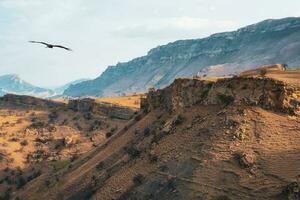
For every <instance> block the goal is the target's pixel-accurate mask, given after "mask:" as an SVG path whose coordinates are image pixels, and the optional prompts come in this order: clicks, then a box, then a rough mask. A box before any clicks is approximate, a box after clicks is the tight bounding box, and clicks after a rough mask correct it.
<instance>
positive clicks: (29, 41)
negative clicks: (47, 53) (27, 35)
mask: <svg viewBox="0 0 300 200" xmlns="http://www.w3.org/2000/svg"><path fill="white" fill-rule="evenodd" d="M29 42H30V43H38V44H44V45H46V46H48V45H49V44H48V43H46V42H38V41H29Z"/></svg>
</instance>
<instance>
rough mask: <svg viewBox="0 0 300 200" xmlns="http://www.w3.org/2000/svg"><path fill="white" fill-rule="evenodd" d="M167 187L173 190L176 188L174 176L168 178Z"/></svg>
mask: <svg viewBox="0 0 300 200" xmlns="http://www.w3.org/2000/svg"><path fill="white" fill-rule="evenodd" d="M167 187H168V189H170V190H175V189H176V178H175V177H172V178H170V179H168V181H167Z"/></svg>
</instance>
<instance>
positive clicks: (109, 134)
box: [105, 131, 113, 138]
mask: <svg viewBox="0 0 300 200" xmlns="http://www.w3.org/2000/svg"><path fill="white" fill-rule="evenodd" d="M112 135H113V133H112V132H110V131H109V132H107V133H106V134H105V136H106V138H110V137H111V136H112Z"/></svg>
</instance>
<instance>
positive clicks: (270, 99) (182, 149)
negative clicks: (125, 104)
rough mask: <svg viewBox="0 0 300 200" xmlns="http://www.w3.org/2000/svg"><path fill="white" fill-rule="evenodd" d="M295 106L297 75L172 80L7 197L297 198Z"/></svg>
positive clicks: (299, 102)
mask: <svg viewBox="0 0 300 200" xmlns="http://www.w3.org/2000/svg"><path fill="white" fill-rule="evenodd" d="M286 73H288V72H286ZM268 75H271V74H268ZM294 76H297V77H296V78H299V76H300V73H298V74H297V73H295V74H294ZM286 79H287V78H286ZM298 80H299V79H298ZM84 104H85V103H84ZM299 106H300V89H299V82H298V84H297V85H290V84H288V83H287V82H283V81H278V80H274V79H270V78H253V77H252V78H247V77H235V78H230V79H219V80H216V81H208V79H207V80H200V79H187V78H185V79H176V80H175V82H174V83H173V84H171V85H170V86H169V87H167V88H165V89H161V90H151V91H150V92H149V94H148V95H147V98H145V99H143V100H142V109H144V112H140V113H139V115H137V116H135V117H134V119H133V120H130V121H129V122H128V124H126V126H124V128H123V129H121V130H120V131H118V132H116V133H115V134H114V135H113V136H112V137H110V138H109V139H107V140H106V141H105V143H103V145H99V146H97V147H95V148H94V149H93V151H91V152H89V153H87V154H86V155H84V156H83V157H81V158H80V159H78V160H77V161H75V162H73V163H72V164H70V165H69V166H68V167H65V168H64V169H62V170H60V171H57V172H50V173H48V174H45V175H43V176H40V177H38V178H37V179H36V180H35V181H32V182H30V183H28V185H26V186H25V187H24V188H23V189H21V190H19V191H18V192H17V193H14V197H17V196H18V197H20V198H21V199H53V200H54V199H68V200H70V199H103V200H111V199H119V200H122V199H174V200H182V199H208V200H215V199H234V200H235V199H239V200H240V199H241V200H253V199H256V200H265V199H274V200H283V199H299V198H298V197H299V189H300V182H299V166H300V160H299V156H300V151H299V150H300V148H299V140H300V135H299V131H300V117H299V108H300V107H299ZM75 107H78V106H75ZM79 107H80V106H79ZM81 108H82V109H84V110H85V109H87V110H90V108H89V107H88V106H86V105H85V106H81ZM57 177H59V178H57ZM45 182H46V183H49V184H47V189H44V190H43V188H45Z"/></svg>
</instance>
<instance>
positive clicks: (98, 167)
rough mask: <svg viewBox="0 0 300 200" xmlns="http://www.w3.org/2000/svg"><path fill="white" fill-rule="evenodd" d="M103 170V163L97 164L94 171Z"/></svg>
mask: <svg viewBox="0 0 300 200" xmlns="http://www.w3.org/2000/svg"><path fill="white" fill-rule="evenodd" d="M103 168H104V162H103V161H101V162H99V163H98V164H97V165H96V169H98V170H102V169H103Z"/></svg>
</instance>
